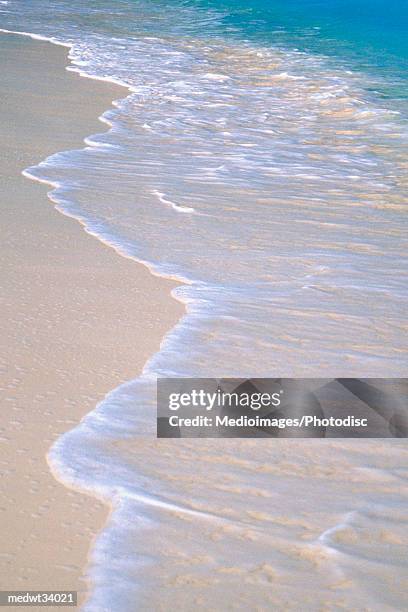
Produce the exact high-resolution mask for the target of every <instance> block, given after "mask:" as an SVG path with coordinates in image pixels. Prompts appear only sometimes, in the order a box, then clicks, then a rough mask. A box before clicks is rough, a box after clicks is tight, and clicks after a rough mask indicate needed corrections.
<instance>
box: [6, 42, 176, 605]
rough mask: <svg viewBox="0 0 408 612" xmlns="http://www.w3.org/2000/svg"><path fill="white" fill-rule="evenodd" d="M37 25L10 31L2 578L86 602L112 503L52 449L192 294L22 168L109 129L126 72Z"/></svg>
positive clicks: (140, 362) (151, 348)
mask: <svg viewBox="0 0 408 612" xmlns="http://www.w3.org/2000/svg"><path fill="white" fill-rule="evenodd" d="M33 38H35V37H34V36H31V35H28V34H25V35H24V33H15V34H14V33H7V32H4V35H3V36H0V45H2V47H3V53H2V55H3V58H5V59H4V61H5V65H6V70H5V76H4V78H3V84H2V87H3V92H5V98H6V100H7V101H8V104H6V111H5V113H7V118H5V121H4V122H3V125H4V127H3V128H2V129H3V131H6V134H2V136H3V141H4V142H5V145H4V147H5V149H6V155H5V157H6V162H5V167H4V170H5V173H4V174H5V176H3V177H2V181H3V183H4V184H3V193H5V194H6V196H7V197H5V198H4V199H5V200H7V201H6V202H5V205H4V207H3V209H2V215H3V224H2V225H3V226H4V227H5V234H6V235H5V237H4V239H3V248H2V259H4V269H5V270H6V274H5V277H6V278H5V280H6V282H5V296H6V300H5V302H6V313H5V314H6V317H5V319H7V318H9V319H10V321H11V325H10V327H11V329H10V327H9V328H8V329H7V330H4V333H5V336H4V337H5V342H6V346H7V355H6V363H5V367H6V384H5V389H4V390H3V391H5V397H4V400H5V402H4V405H5V406H7V407H8V408H9V410H8V411H5V412H7V414H6V417H5V419H4V421H5V422H4V421H3V425H5V427H4V428H2V432H1V435H2V438H3V441H4V442H6V443H5V444H3V445H2V447H3V448H2V451H1V454H0V461H1V462H2V465H3V471H4V472H5V476H6V477H5V478H3V481H2V485H1V492H2V497H3V500H4V504H3V507H2V519H3V524H5V525H7V529H6V530H5V531H6V532H7V535H6V536H5V537H4V538H3V539H4V541H3V542H2V556H1V559H0V565H1V570H0V571H1V575H2V578H3V580H2V582H3V589H13V588H14V589H18V590H21V589H33V590H34V589H45V590H50V589H52V588H55V589H64V590H68V589H73V590H78V592H79V603H81V602H83V601H84V598H85V597H86V593H87V591H88V587H87V585H86V584H85V583H84V579H86V578H84V575H83V574H84V572H83V569H84V567H85V566H86V564H87V562H88V560H89V556H88V553H89V548H90V546H91V547H92V542H93V539H94V538H95V535H96V534H97V533H99V531H100V530H101V529H103V527H104V525H105V523H106V520H107V515H108V514H109V512H110V510H109V507H107V506H106V504H102V503H101V502H100V501H98V500H97V498H96V497H93V496H92V495H91V494H90V493H85V492H79V491H78V492H77V491H74V490H73V489H71V488H69V487H68V486H67V485H65V484H63V483H62V482H61V481H60V480H59V479H56V476H55V473H54V471H53V470H52V468H51V470H50V467H49V465H48V464H47V458H46V456H47V454H48V451H49V450H50V447H51V446H52V445H53V443H54V442H55V440H56V439H58V438H59V436H60V435H61V434H62V433H64V432H66V431H68V430H70V429H72V428H73V427H75V425H76V424H77V423H78V422H79V420H80V419H81V418H82V417H83V416H85V414H87V413H88V412H89V411H91V410H93V409H94V407H95V405H96V403H97V402H98V401H101V400H102V399H103V398H104V396H105V395H106V393H108V392H109V391H111V390H112V389H114V388H115V387H117V386H118V385H119V384H121V383H122V382H125V381H127V380H129V379H133V378H135V377H136V376H137V375H138V373H139V372H140V371H141V369H142V368H143V366H144V364H145V362H146V361H147V359H148V358H149V357H150V356H151V355H152V354H153V353H154V352H155V351H157V350H158V348H159V345H160V342H161V340H162V337H163V336H164V335H165V333H166V332H167V331H168V330H169V329H171V328H172V327H173V325H174V324H175V323H177V321H178V320H179V318H180V317H181V316H182V315H183V313H184V308H183V306H182V305H181V304H180V303H178V302H177V301H176V300H175V299H173V298H172V297H171V296H170V291H171V290H172V289H173V288H174V287H175V286H177V285H179V284H180V283H176V282H175V281H170V280H167V279H165V278H163V277H159V278H158V277H157V276H156V275H154V274H152V273H151V272H150V271H149V270H148V269H147V268H146V266H144V265H139V266H135V265H133V264H134V263H138V262H136V260H134V259H130V258H126V257H123V256H121V257H120V258H119V257H118V256H117V255H118V253H117V252H114V251H113V250H112V249H107V248H105V244H104V243H103V242H102V241H101V240H99V239H98V240H95V239H94V236H92V235H90V234H91V233H90V232H89V231H87V230H86V228H85V231H83V230H84V227H83V226H82V227H79V226H78V222H77V220H75V221H73V220H72V219H73V217H72V216H70V215H68V214H66V213H65V212H64V211H62V210H60V209H58V207H56V206H55V205H54V204H52V206H49V204H50V202H49V200H47V191H49V189H47V187H46V186H44V184H41V183H39V182H38V181H35V180H30V181H28V180H27V178H26V177H25V176H23V175H22V172H23V171H24V169H26V168H29V167H30V166H33V165H35V164H37V163H39V162H40V161H41V160H42V159H44V158H45V157H47V156H48V155H50V154H53V153H57V152H58V151H62V150H68V149H75V148H82V147H83V146H85V145H84V138H86V137H89V135H90V134H94V133H95V132H103V131H105V128H104V127H102V126H101V123H100V122H98V117H99V116H100V115H101V113H102V112H103V111H105V110H108V109H109V107H110V106H111V105H112V100H114V99H117V98H119V97H123V85H120V86H119V85H118V84H113V83H109V82H105V84H104V85H103V86H100V85H99V84H96V83H93V82H92V81H96V80H98V81H99V80H101V79H92V77H90V76H89V75H86V76H87V77H88V78H87V79H86V80H85V79H79V78H78V76H79V75H78V72H79V71H77V70H75V69H73V70H66V68H67V46H68V45H62V44H61V43H54V44H53V42H54V41H51V40H46V41H43V42H41V40H38V39H37V40H33ZM37 38H38V37H37ZM50 43H51V44H53V46H51V45H50ZM57 46H63V47H65V49H64V50H62V49H60V50H58V49H57ZM52 49H55V51H53V50H52ZM72 73H77V74H72ZM33 75H35V78H33ZM83 76H85V75H83ZM22 94H23V95H22ZM30 131H31V133H30ZM27 133H28V134H29V138H27ZM47 204H48V207H47ZM61 213H62V214H61ZM74 219H75V217H74ZM73 245H74V247H75V248H72V247H73ZM50 331H51V337H50V333H49V332H50ZM30 408H31V410H30ZM7 417H9V423H7Z"/></svg>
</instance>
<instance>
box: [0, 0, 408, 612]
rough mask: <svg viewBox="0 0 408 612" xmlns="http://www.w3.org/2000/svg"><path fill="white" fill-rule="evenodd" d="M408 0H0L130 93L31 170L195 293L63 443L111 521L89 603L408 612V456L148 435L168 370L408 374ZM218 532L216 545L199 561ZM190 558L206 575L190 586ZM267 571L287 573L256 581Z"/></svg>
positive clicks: (383, 447) (377, 446) (79, 65)
mask: <svg viewBox="0 0 408 612" xmlns="http://www.w3.org/2000/svg"><path fill="white" fill-rule="evenodd" d="M401 4H402V3H398V4H397V3H396V2H394V3H393V2H380V1H377V2H370V3H368V2H365V1H364V2H363V1H359V2H354V3H351V2H340V0H338V1H336V2H334V1H332V2H325V3H323V2H317V1H316V2H312V1H306V0H304V1H300V0H297V1H292V2H278V1H277V2H261V1H258V2H256V1H253V2H246V3H243V2H240V1H238V2H232V1H230V2H226V1H224V2H215V1H214V2H181V1H180V2H159V1H151V2H147V1H146V0H144V1H139V2H132V1H129V0H123V1H117V2H105V1H103V2H92V3H83V2H80V1H79V0H78V1H70V2H66V1H64V0H62V1H60V2H44V0H34V1H30V2H26V1H21V2H18V1H10V2H9V3H8V4H3V5H0V9H1V13H0V20H1V27H2V28H4V29H8V30H17V31H24V32H30V33H33V34H35V35H40V36H45V37H47V38H51V39H54V40H56V41H60V42H63V43H66V44H69V45H71V46H72V48H71V51H70V57H71V60H72V62H73V69H75V70H78V71H80V72H82V73H84V74H87V75H92V76H94V77H97V78H104V79H110V80H115V81H117V82H120V83H123V84H125V85H127V86H128V87H129V90H130V95H128V96H127V97H126V98H124V99H123V100H120V101H118V102H117V103H116V105H115V109H114V110H110V111H107V113H105V115H104V121H105V123H107V124H108V127H107V129H108V128H110V129H108V131H106V132H104V133H101V134H98V135H95V136H92V137H89V138H88V139H87V143H86V144H87V146H86V148H84V149H82V150H78V151H69V152H63V153H57V154H56V155H54V156H52V157H50V158H48V159H47V160H44V161H43V162H41V163H40V164H39V165H38V166H36V167H35V168H30V169H29V171H28V174H29V175H30V176H31V177H33V178H37V179H39V180H43V181H46V182H49V183H52V184H53V185H54V187H55V188H54V190H53V192H52V194H51V198H52V199H53V200H54V201H55V202H57V203H58V205H59V207H60V208H61V209H62V210H64V211H65V212H67V213H69V214H71V215H74V216H76V217H78V218H80V219H81V220H83V221H84V222H85V224H86V225H87V227H88V228H89V229H90V231H92V232H93V233H94V234H95V235H96V236H98V237H99V238H100V239H102V240H104V241H105V242H107V243H109V244H111V245H113V246H115V247H116V248H117V249H118V250H119V251H120V252H122V253H124V254H127V255H130V256H132V257H134V258H135V259H137V260H139V261H143V262H145V263H146V264H147V265H149V266H150V267H151V269H153V270H155V271H158V272H159V273H160V274H163V275H167V276H172V277H175V278H178V279H180V281H183V284H182V285H181V286H180V288H178V289H177V290H176V291H175V297H176V298H177V299H180V300H182V301H183V302H184V303H185V304H186V315H185V317H184V318H183V319H182V320H181V321H180V323H179V324H178V326H177V327H176V328H175V329H174V330H171V331H170V332H169V334H168V336H167V337H166V339H165V341H164V343H163V346H162V349H161V351H160V352H159V353H158V354H157V355H155V356H153V357H152V359H151V360H150V362H149V363H148V364H147V365H146V368H145V372H144V375H143V376H142V377H141V378H139V379H137V380H135V381H132V382H130V383H128V384H127V385H124V386H122V387H121V388H119V389H117V390H115V391H113V392H112V393H111V394H110V395H109V396H108V397H107V398H106V400H105V401H104V402H103V403H102V404H101V405H100V406H98V407H97V408H96V410H95V411H94V412H93V413H91V414H90V415H89V416H88V417H87V418H86V419H85V421H84V422H83V423H82V424H81V425H80V426H79V427H77V428H76V429H75V430H73V431H72V432H71V433H69V434H67V435H65V436H64V437H63V438H62V439H61V440H60V441H59V443H58V444H57V445H56V446H55V447H54V449H53V451H52V458H53V461H54V464H55V465H56V466H58V469H59V470H60V472H61V474H62V475H63V477H64V478H65V479H66V480H68V481H71V482H73V483H74V484H75V485H77V486H78V485H80V486H83V487H86V488H88V489H90V490H92V491H94V492H95V493H97V494H100V495H102V496H103V497H104V498H105V499H108V500H109V501H110V502H111V503H113V504H114V505H115V507H116V508H117V510H116V512H115V513H114V514H113V515H112V518H111V522H110V525H109V526H108V528H107V529H106V530H105V531H104V532H103V534H102V535H101V537H100V538H99V540H98V543H97V545H96V548H95V551H94V556H93V559H94V564H93V566H92V568H91V573H92V577H93V580H94V584H95V589H94V594H93V596H92V598H91V600H90V602H89V604H88V608H89V609H99V610H100V609H101V606H103V605H106V609H109V610H110V609H118V607H117V606H119V609H133V608H132V606H134V605H135V602H138V605H139V606H141V609H151V608H150V606H151V605H152V601H153V600H152V599H151V598H152V597H153V596H154V597H156V599H157V601H156V600H154V601H155V604H154V609H160V605H162V604H161V599H160V598H161V594H167V595H168V594H169V592H171V597H173V600H174V602H179V606H181V607H182V609H183V606H184V609H190V608H192V607H193V606H194V607H196V608H198V609H200V605H202V606H203V607H207V608H208V607H210V608H211V605H213V607H215V609H216V608H217V601H219V600H218V599H217V598H218V597H220V593H221V592H222V597H223V598H224V601H225V602H226V604H228V603H230V604H231V606H233V605H234V602H235V603H236V599H234V597H236V588H237V585H240V584H242V575H245V577H246V579H247V578H248V572H250V571H252V570H253V571H254V572H255V575H256V580H255V578H254V580H255V581H254V582H252V583H251V585H252V586H248V589H249V590H248V593H252V591H254V593H255V592H256V594H257V597H259V598H260V599H259V605H260V606H261V608H262V606H264V607H270V606H278V607H281V608H285V609H290V608H288V607H287V606H288V605H289V604H288V601H289V600H290V601H291V602H292V604H293V606H294V608H293V609H299V605H300V604H301V603H302V604H303V605H304V606H305V605H306V606H309V608H307V607H306V608H305V607H304V608H303V609H316V606H317V605H321V604H322V603H323V600H324V598H327V602H329V603H328V605H332V604H333V601H334V599H335V597H337V595H338V593H337V590H336V589H337V588H341V589H342V597H343V599H344V602H345V603H344V605H345V606H349V607H350V606H354V607H357V608H358V606H359V605H363V603H364V605H365V603H366V602H367V601H369V603H370V605H371V609H381V610H384V609H395V607H396V606H401V602H402V601H403V594H402V593H401V592H400V590H398V588H397V587H395V586H394V587H392V588H390V587H389V585H390V583H391V582H392V581H393V580H394V579H395V576H396V575H397V574H398V576H399V575H400V573H401V574H402V573H403V571H404V570H406V566H405V565H404V562H403V557H402V555H400V554H399V553H398V552H395V551H398V550H399V548H398V546H399V545H400V544H399V542H400V540H401V533H400V532H401V530H402V527H403V523H402V522H401V521H402V519H401V516H400V508H401V507H402V504H403V503H404V498H405V496H406V489H404V488H403V486H402V485H401V482H404V481H401V475H400V472H399V470H400V469H402V466H403V465H404V464H403V462H402V461H401V456H402V453H403V451H404V449H403V447H402V446H392V445H391V444H388V445H387V444H386V443H385V442H384V443H379V442H373V441H367V442H366V444H364V445H362V446H361V449H359V448H357V447H356V443H355V442H354V443H351V442H350V443H346V442H342V443H338V442H336V443H334V442H330V443H329V442H328V443H327V444H326V445H325V446H324V447H323V448H322V447H319V449H320V450H319V452H320V453H321V461H320V460H319V461H315V459H314V453H315V452H316V451H313V448H316V447H313V446H312V445H311V443H310V442H306V441H305V442H300V441H298V442H296V445H295V444H294V443H293V441H292V442H291V441H283V440H281V441H279V444H278V445H276V444H274V446H273V447H272V445H269V446H266V445H253V444H251V443H249V441H245V443H244V441H238V442H235V443H234V442H229V443H228V445H227V446H225V447H224V445H223V449H222V450H221V449H220V448H219V446H217V443H216V442H214V441H211V442H206V443H204V442H203V443H201V442H200V444H199V445H198V443H197V444H196V445H194V446H193V445H191V444H188V443H185V442H184V441H183V443H181V442H177V441H175V442H176V443H174V441H169V442H166V441H160V442H157V441H155V440H154V439H153V436H154V433H153V432H154V417H155V411H154V399H155V396H154V381H155V377H156V376H157V374H162V375H180V376H183V375H188V376H240V377H242V376H251V375H256V376H257V377H263V376H312V377H313V376H318V377H323V376H325V377H332V376H363V377H364V376H366V377H367V376H368V377H370V376H378V377H384V376H390V377H398V376H404V374H405V372H406V364H407V360H406V346H407V318H406V297H407V280H406V273H407V266H406V252H407V249H406V232H405V231H404V216H403V215H404V212H405V207H406V195H407V178H406V177H407V168H408V157H407V106H406V100H405V98H406V88H405V85H406V72H405V71H406V59H407V42H406V37H405V36H404V33H405V29H406V25H407V9H406V7H404V6H401ZM283 457H286V458H287V459H285V460H283V459H282V458H283ZM287 461H289V465H290V467H287ZM333 462H334V464H335V465H334V464H333ZM271 464H273V465H276V466H277V467H276V470H275V471H273V474H272V473H271V471H270V470H263V468H262V466H264V465H271ZM321 464H324V465H329V466H331V467H329V468H327V470H326V468H322V465H321ZM405 465H406V462H405ZM203 466H204V467H203ZM336 466H337V467H336ZM322 470H323V471H322ZM192 475H194V478H193V476H192ZM350 475H351V476H350ZM328 481H330V482H328ZM333 483H334V484H333ZM353 483H354V484H353ZM299 490H301V491H302V495H304V507H303V509H302V508H300V507H299V504H298V503H297V500H298V492H299ZM334 492H335V493H336V495H335V496H334V499H333V495H334ZM275 493H276V494H275ZM242 496H244V498H245V503H243V500H242ZM316 499H319V500H320V502H319V506H318V508H316ZM265 500H266V501H265ZM265 504H266V505H267V507H268V508H269V510H268V512H267V511H266V508H265ZM248 508H250V509H248ZM282 508H284V513H285V517H286V518H285V521H286V522H285V523H282V521H283V518H282V512H283V511H282ZM193 511H194V512H198V514H197V513H196V514H194V512H193ZM192 512H193V514H192ZM251 513H252V514H251ZM370 513H371V514H370ZM373 513H374V514H373ZM301 516H303V518H304V519H305V522H304V524H303V526H299V525H300V524H301V522H302V520H303V519H301ZM305 517H306V518H305ZM299 521H300V523H299ZM282 525H284V527H282ZM209 529H210V531H208V530H209ZM242 529H243V530H244V531H242ZM212 530H215V532H217V530H218V531H219V530H221V532H222V533H223V535H222V536H220V538H219V539H217V537H218V536H214V538H215V539H213V536H212V535H211V534H213V531H212ZM302 530H303V531H302ZM339 530H340V532H341V534H342V536H341V537H340V540H341V541H340V544H339V538H338V531H339ZM344 530H345V532H346V533H345V534H344V533H343V531H344ZM197 531H198V533H200V532H201V533H205V534H206V538H204V540H202V541H201V542H200V541H197ZM247 531H248V533H249V536H248V537H247V536H245V537H244V536H243V533H247ZM143 534H145V536H146V537H145V536H144V535H143ZM181 534H184V536H183V538H182V537H181ZM251 534H252V535H251ZM254 534H255V535H254ZM336 534H337V535H336ZM384 534H386V535H384ZM387 534H388V535H387ZM247 535H248V534H247ZM343 536H344V537H343ZM265 538H266V540H265ZM268 538H272V539H271V540H270V541H269V540H268ZM387 538H388V539H387ZM267 540H268V541H269V544H268V546H267V547H266V548H265V546H266V544H265V542H266V541H267ZM392 540H393V541H394V543H395V547H392V546H391V545H390V543H391V541H392ZM242 541H245V547H244V548H245V555H242V554H241V553H239V552H238V551H239V549H240V542H241V544H242ZM203 542H207V543H208V542H217V543H214V544H211V546H207V548H208V549H209V550H207V553H208V554H207V553H205V551H204V552H203V550H202V547H203ZM165 543H167V544H166V545H168V556H167V557H166V554H165V553H164V552H163V550H162V548H163V545H164V544H165ZM310 547H311V548H310ZM204 553H205V554H204ZM107 555H108V556H107ZM183 555H185V556H186V557H188V556H189V555H190V558H194V559H198V561H197V563H196V564H195V565H194V568H195V569H192V568H190V573H187V574H186V573H184V574H180V575H179V574H177V576H176V577H175V576H174V571H175V570H174V567H175V566H174V564H172V563H173V561H174V559H179V560H180V558H181V557H182V556H183ZM268 555H269V556H268ZM315 555H316V556H315ZM363 558H364V561H362V559H363ZM108 559H109V562H108ZM265 559H269V561H268V562H266V561H265ZM307 559H309V561H307ZM319 559H320V561H319ZM170 560H172V563H170ZM325 560H326V561H327V563H329V561H330V564H331V565H330V567H331V570H330V572H328V573H327V574H325V573H324V571H323V570H322V568H321V564H322V563H323V565H325ZM309 562H310V564H309V565H308V563H309ZM265 563H266V565H267V566H268V565H269V564H270V565H271V567H272V568H273V571H272V569H271V570H268V569H266V570H265V568H264V569H261V570H259V571H258V569H256V568H259V567H263V564H265ZM359 563H360V565H359ZM251 564H252V565H251ZM152 567H153V568H155V570H152V569H151V568H152ZM176 567H177V563H176ZM231 567H233V568H235V569H234V570H231ZM251 567H252V570H251V569H250V568H251ZM158 568H160V571H159V570H158ZM228 568H230V569H228ZM254 568H255V569H256V571H255V569H254ZM154 571H155V572H156V574H155V573H154ZM180 571H181V570H180ZM183 571H184V570H183ZM112 572H114V573H115V576H116V578H117V580H116V581H113V582H112V580H111V579H109V580H107V576H110V575H111V574H112ZM172 572H173V574H172ZM194 572H197V575H195V576H193V578H194V579H193V578H191V573H193V574H194ZM217 572H218V573H217ZM268 572H269V573H268ZM271 572H272V573H271ZM393 572H394V574H393ZM322 573H323V574H324V576H325V580H323V575H322ZM214 574H215V575H216V576H218V574H219V575H220V576H221V578H219V579H218V580H214ZM251 575H252V574H251ZM272 575H273V576H275V578H273V576H272ZM155 576H156V577H155ZM180 576H184V578H180ZM186 576H187V578H186ZM226 576H228V578H227V577H226ZM268 576H269V578H268ZM289 576H293V579H291V580H289V578H288V577H289ZM393 577H394V578H393ZM272 580H275V582H276V585H275V586H276V588H275V590H274V593H273V594H271V593H270V590H268V589H270V584H271V581H272ZM336 580H337V582H336ZM183 581H184V582H183ZM200 581H201V582H200ZM322 581H323V582H322ZM125 582H126V584H127V593H126V595H124V593H123V588H122V587H123V584H124V583H125ZM323 583H324V584H325V587H324V588H319V587H318V585H319V584H320V585H322V584H323ZM335 584H343V586H341V587H335V586H333V585H335ZM142 585H144V586H142ZM185 585H187V587H186V586H185ZM203 585H204V586H203ZM228 585H230V588H228ZM384 585H388V586H387V587H386V586H384ZM251 589H252V590H251ZM192 593H195V595H194V596H193V594H192ZM254 593H253V596H255V595H254ZM305 593H306V595H307V598H306V599H305ZM105 597H107V598H108V599H104V601H108V602H109V603H108V604H102V603H101V602H102V598H105ZM269 597H272V599H271V600H269V599H268V598H269ZM273 597H275V598H276V601H274V600H273ZM178 598H179V599H178ZM183 598H184V599H183ZM200 598H201V599H200ZM225 598H227V599H225ZM228 598H229V600H228ZM333 598H334V599H333ZM200 601H201V602H202V603H201V604H200ZM240 601H242V607H243V608H245V607H247V605H244V603H243V602H244V599H242V600H240ZM147 602H150V603H147ZM285 602H286V603H285ZM305 602H306V603H305ZM378 602H380V603H378ZM292 604H291V605H292ZM163 605H164V604H163ZM333 605H334V604H333ZM387 606H388V607H387ZM397 609H399V608H398V607H397Z"/></svg>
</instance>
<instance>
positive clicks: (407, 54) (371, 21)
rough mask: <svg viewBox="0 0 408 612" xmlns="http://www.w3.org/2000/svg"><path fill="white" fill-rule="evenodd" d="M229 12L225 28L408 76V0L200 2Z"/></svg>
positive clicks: (372, 68) (359, 65) (357, 64)
mask: <svg viewBox="0 0 408 612" xmlns="http://www.w3.org/2000/svg"><path fill="white" fill-rule="evenodd" d="M199 5H201V6H211V7H215V8H217V9H222V10H224V11H225V12H226V16H225V18H224V25H225V28H226V30H227V29H228V28H229V27H233V28H236V29H238V30H239V32H240V33H241V34H242V35H243V36H248V37H250V38H251V39H253V40H255V39H256V40H262V42H263V43H269V44H276V43H281V44H284V45H287V46H292V47H297V48H298V49H301V50H302V51H306V52H313V53H316V52H318V53H324V54H327V55H330V56H333V57H334V58H336V59H340V60H341V61H345V62H349V64H350V66H351V65H354V66H358V67H365V68H367V69H369V70H372V71H373V72H374V71H375V70H384V71H386V70H388V71H390V73H392V74H394V75H397V74H398V75H399V76H401V77H404V76H405V77H406V76H407V74H406V69H407V60H408V37H407V29H408V4H407V3H406V2H403V1H402V2H401V1H399V0H391V1H389V2H388V1H387V0H286V1H282V0H272V1H265V0H258V1H257V0H250V1H248V2H241V1H240V0H238V1H234V0H231V1H229V2H226V1H224V2H201V3H199Z"/></svg>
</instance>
